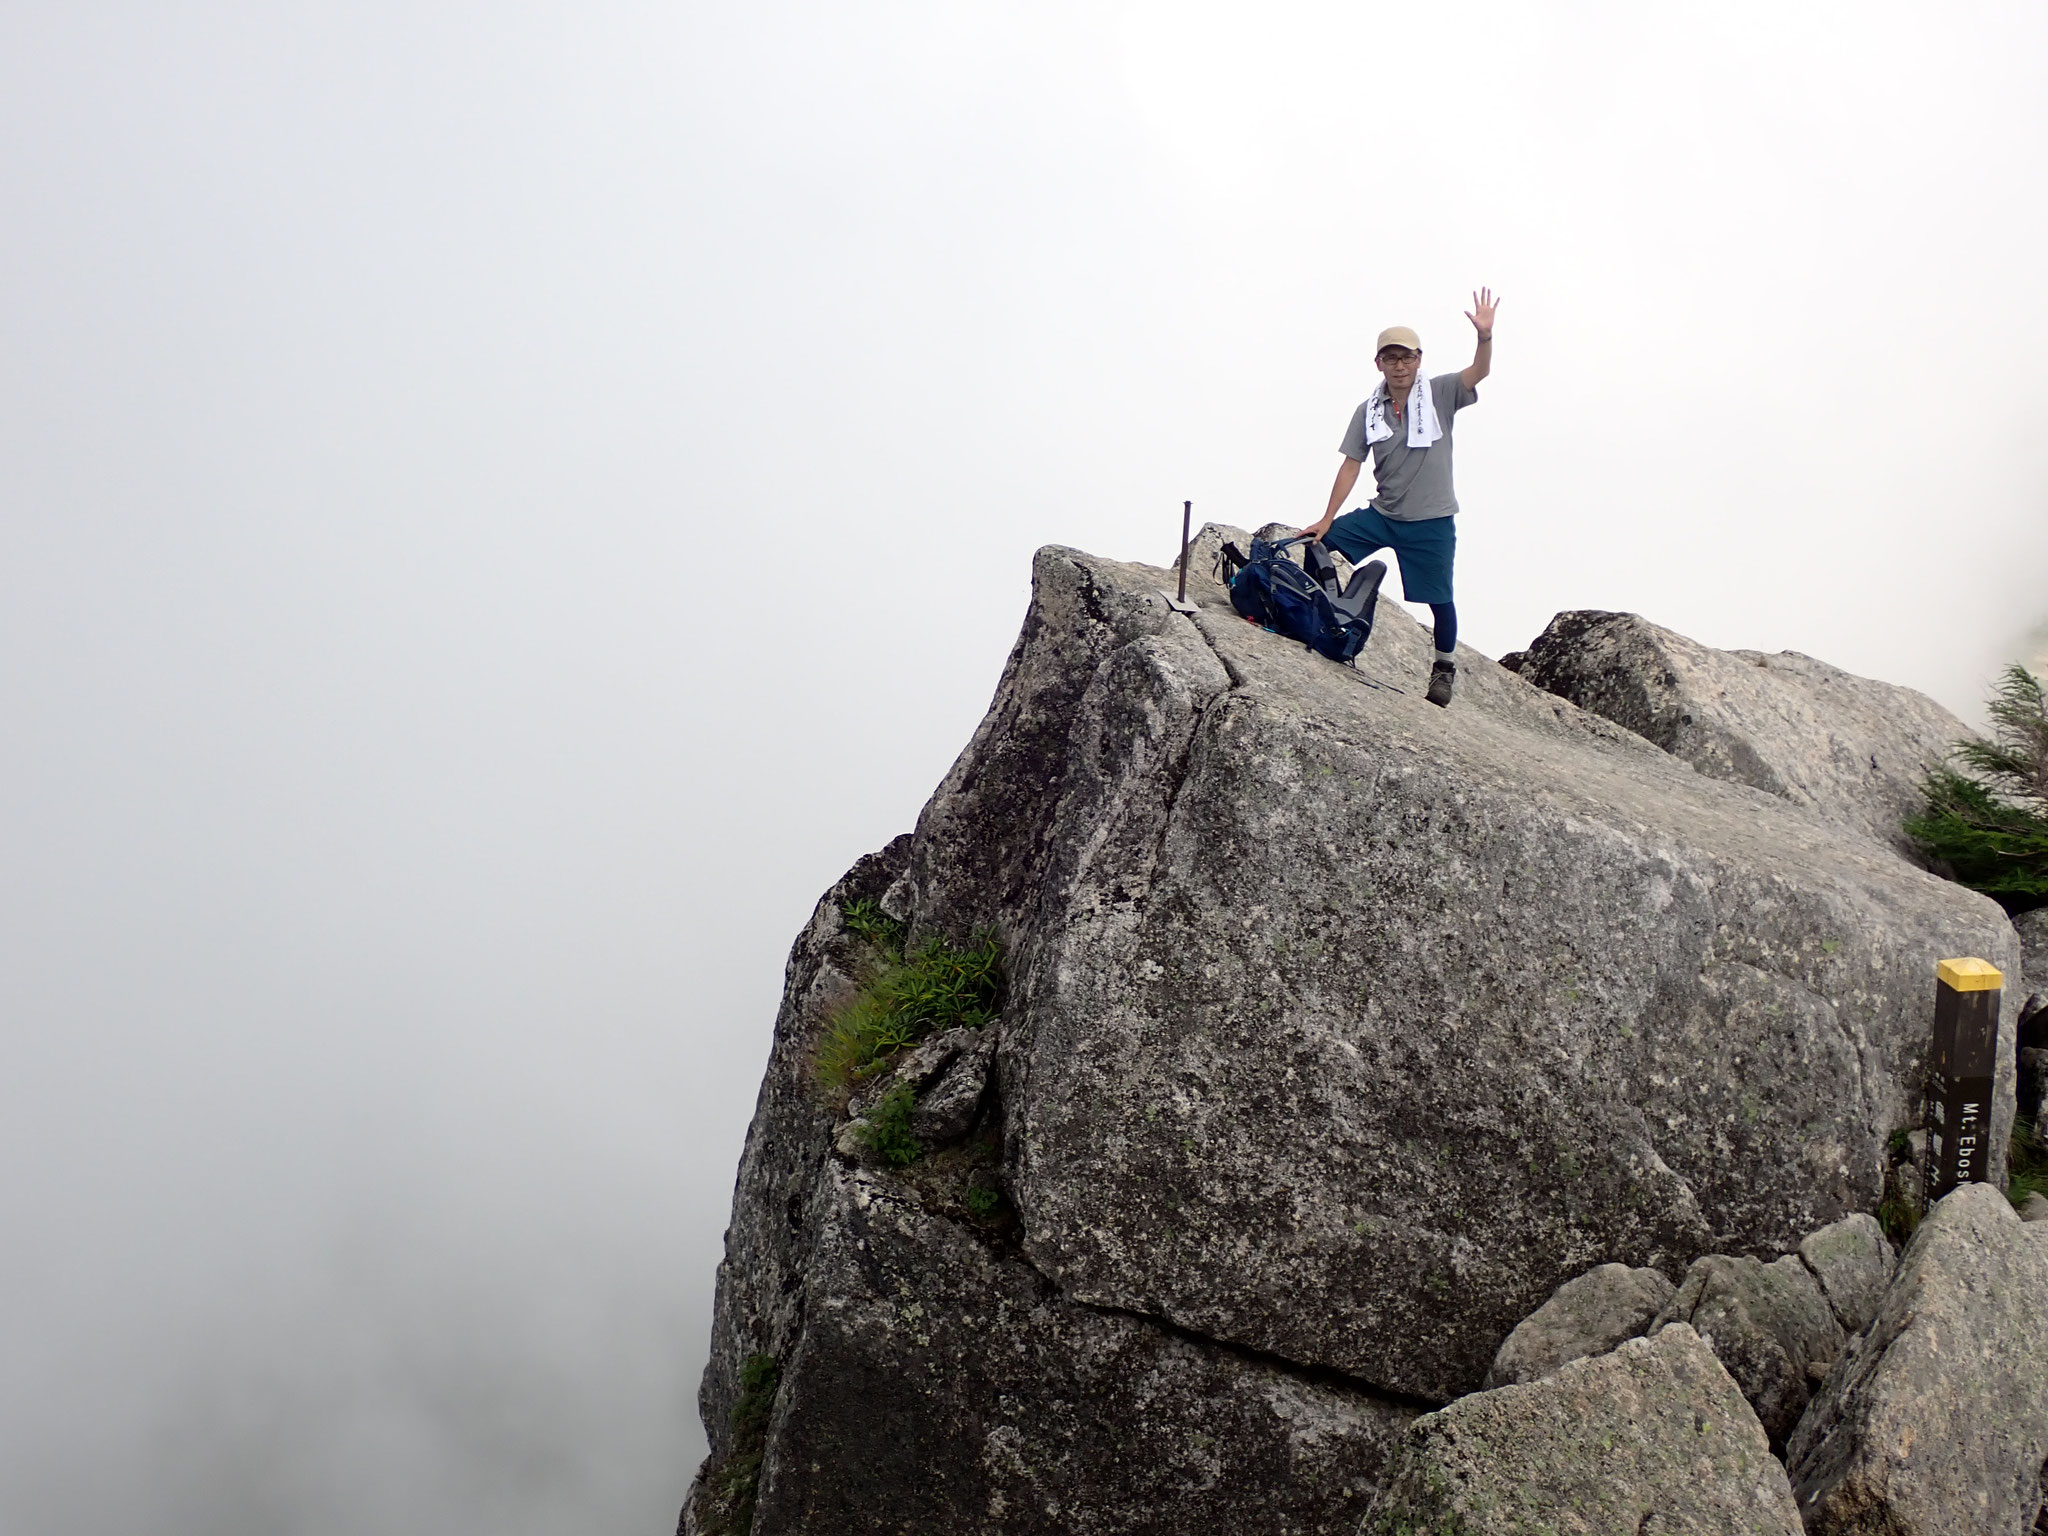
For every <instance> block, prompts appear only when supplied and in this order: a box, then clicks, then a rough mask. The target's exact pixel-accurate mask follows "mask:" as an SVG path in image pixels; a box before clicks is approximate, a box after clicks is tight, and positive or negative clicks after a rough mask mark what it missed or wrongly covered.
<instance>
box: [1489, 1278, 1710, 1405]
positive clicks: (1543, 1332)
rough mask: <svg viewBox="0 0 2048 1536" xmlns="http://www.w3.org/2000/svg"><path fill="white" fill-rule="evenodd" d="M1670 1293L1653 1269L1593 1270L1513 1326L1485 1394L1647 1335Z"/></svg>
mask: <svg viewBox="0 0 2048 1536" xmlns="http://www.w3.org/2000/svg"><path fill="white" fill-rule="evenodd" d="M1674 1289H1675V1287H1674V1286H1673V1285H1672V1284H1671V1282H1670V1281H1669V1280H1667V1279H1665V1278H1664V1276H1662V1275H1660V1274H1659V1273H1658V1272H1657V1271H1656V1270H1654V1269H1630V1268H1629V1267H1628V1266H1627V1265H1626V1264H1598V1265H1595V1266H1594V1267H1593V1268H1591V1269H1589V1270H1587V1271H1586V1272H1585V1273H1584V1274H1583V1275H1580V1276H1579V1277H1578V1278H1577V1279H1575V1280H1567V1281H1565V1283H1564V1284H1563V1285H1561V1286H1559V1287H1558V1288H1557V1290H1556V1291H1555V1292H1554V1293H1553V1294H1552V1296H1551V1298H1550V1300H1548V1301H1546V1302H1544V1303H1543V1305H1542V1306H1540V1307H1538V1308H1537V1309H1536V1310H1535V1311H1534V1312H1532V1313H1530V1314H1529V1315H1528V1316H1527V1317H1525V1318H1523V1319H1522V1321H1521V1322H1519V1323H1517V1324H1516V1325H1515V1331H1514V1332H1513V1333H1511V1334H1509V1335H1508V1336H1507V1339H1506V1341H1505V1342H1504V1343H1503V1344H1502V1345H1501V1347H1500V1352H1499V1353H1498V1354H1496V1355H1495V1356H1494V1357H1493V1364H1492V1366H1491V1367H1490V1368H1489V1369H1488V1370H1487V1373H1486V1380H1485V1383H1484V1386H1485V1388H1486V1389H1487V1390H1491V1389H1493V1388H1495V1387H1507V1386H1514V1385H1517V1384H1519V1383H1521V1382H1525V1381H1537V1380H1540V1379H1541V1378H1542V1377H1545V1376H1548V1375H1549V1374H1550V1373H1551V1372H1552V1371H1554V1370H1556V1369H1557V1368H1558V1367H1559V1366H1561V1365H1563V1364H1564V1363H1565V1362H1566V1361H1568V1360H1580V1359H1584V1358H1585V1357H1586V1356H1588V1355H1604V1354H1606V1353H1607V1352H1608V1351H1609V1350H1611V1349H1613V1348H1614V1347H1615V1346H1616V1345H1617V1344H1619V1343H1621V1341H1622V1340H1624V1339H1633V1338H1635V1337H1637V1336H1638V1335H1640V1334H1642V1333H1645V1332H1647V1331H1648V1329H1649V1326H1650V1324H1651V1322H1652V1321H1653V1320H1655V1318H1656V1316H1657V1314H1658V1312H1659V1311H1660V1310H1662V1308H1663V1306H1664V1304H1665V1303H1666V1302H1668V1301H1669V1300H1670V1299H1671V1294H1672V1291H1673V1290H1674Z"/></svg>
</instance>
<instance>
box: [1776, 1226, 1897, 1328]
mask: <svg viewBox="0 0 2048 1536" xmlns="http://www.w3.org/2000/svg"><path fill="white" fill-rule="evenodd" d="M1799 1258H1800V1261H1801V1262H1802V1263H1803V1264H1805V1265H1806V1267H1807V1269H1809V1270H1810V1271H1812V1273H1813V1278H1814V1279H1815V1280H1816V1281H1818V1282H1819V1284H1820V1290H1821V1294H1822V1295H1823V1296H1825V1297H1827V1300H1828V1305H1829V1306H1830V1307H1832V1308H1833V1309H1834V1313H1835V1321H1836V1322H1838V1323H1840V1324H1841V1325H1842V1331H1843V1332H1844V1333H1860V1332H1862V1331H1863V1328H1864V1326H1865V1325H1866V1324H1867V1323H1869V1321H1870V1320H1871V1318H1873V1317H1875V1316H1876V1315H1877V1304H1878V1303H1879V1302H1880V1301H1882V1300H1884V1292H1885V1287H1886V1286H1888V1285H1890V1284H1891V1279H1892V1269H1893V1267H1894V1265H1895V1264H1896V1262H1897V1260H1896V1256H1895V1255H1894V1254H1893V1253H1892V1245H1891V1244H1890V1243H1888V1242H1886V1241H1885V1236H1884V1229H1883V1228H1882V1227H1880V1226H1879V1225H1878V1224H1877V1220H1876V1218H1875V1217H1873V1216H1868V1215H1865V1214H1864V1213H1863V1212H1861V1211H1858V1212H1857V1213H1856V1214H1855V1215H1853V1216H1844V1217H1843V1218H1842V1219H1841V1220H1840V1221H1838V1222H1835V1223H1833V1224H1832V1225H1830V1226H1825V1227H1822V1228H1821V1229H1820V1230H1819V1231H1818V1232H1815V1233H1812V1234H1811V1235H1809V1236H1808V1237H1806V1238H1805V1239H1804V1240H1803V1241H1802V1242H1801V1243H1800V1244H1799Z"/></svg>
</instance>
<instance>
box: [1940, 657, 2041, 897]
mask: <svg viewBox="0 0 2048 1536" xmlns="http://www.w3.org/2000/svg"><path fill="white" fill-rule="evenodd" d="M1990 715H1991V740H1989V741H1963V742H1958V743H1956V745H1955V746H1954V747H1953V748H1951V749H1950V752H1949V756H1950V758H1951V759H1952V760H1953V761H1955V762H1956V763H1958V764H1960V765H1961V767H1962V768H1963V769H1965V770H1966V771H1965V772H1962V773H1958V772H1956V771H1955V770H1954V769H1952V768H1938V769H1936V770H1935V771H1934V772H1933V773H1931V774H1929V775H1928V776H1927V778H1926V779H1925V780H1924V781H1923V782H1922V784H1921V791H1922V793H1924V794H1925V795H1926V796H1927V809H1926V811H1925V812H1924V813H1922V814H1921V815H1918V816H1914V817H1911V818H1909V819H1908V820H1907V822H1906V835H1907V836H1908V837H1910V838H1912V839H1913V841H1914V842H1915V843H1916V844H1918V845H1919V846H1920V848H1921V849H1923V850H1924V851H1925V852H1926V853H1927V854H1928V855H1929V856H1930V857H1932V858H1936V859H1940V860H1942V861H1944V862H1945V863H1946V864H1947V865H1948V867H1949V868H1950V869H1952V870H1953V871H1954V872H1955V878H1956V879H1957V880H1959V881H1961V882H1962V883H1963V884H1964V885H1967V886H1969V887H1970V888H1971V889H1972V890H1977V891H1982V892H1983V893H1984V894H1985V895H1987V896H1991V897H1994V898H1996V899H1997V900H1998V901H2000V902H2002V903H2004V905H2005V906H2006V908H2007V909H2008V910H2010V911H2022V910H2025V909H2026V908H2029V907H2038V906H2041V905H2043V904H2048V697H2044V694H2043V690H2042V686H2041V679H2039V678H2038V677H2036V676H2034V674H2033V673H2031V672H2029V671H2028V670H2027V669H2026V668H2025V667H2022V666H2018V665H2014V666H2010V667H2007V668H2006V669H2005V672H2004V673H2003V674H2002V675H2001V676H2000V678H1999V680H1998V684H1997V687H1996V688H1995V689H1994V690H1993V695H1992V699H1991V704H1990Z"/></svg>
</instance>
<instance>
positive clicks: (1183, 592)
mask: <svg viewBox="0 0 2048 1536" xmlns="http://www.w3.org/2000/svg"><path fill="white" fill-rule="evenodd" d="M1194 516H1195V504H1194V503H1193V502H1192V501H1184V502H1182V503H1181V504H1180V600H1181V601H1182V602H1186V601H1187V600H1188V525H1189V524H1190V523H1191V522H1193V521H1194Z"/></svg>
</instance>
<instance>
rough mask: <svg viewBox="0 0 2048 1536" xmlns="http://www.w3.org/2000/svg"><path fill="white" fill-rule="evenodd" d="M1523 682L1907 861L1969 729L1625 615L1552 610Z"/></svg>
mask: <svg viewBox="0 0 2048 1536" xmlns="http://www.w3.org/2000/svg"><path fill="white" fill-rule="evenodd" d="M1519 670H1520V672H1521V675H1522V676H1523V677H1525V678H1527V679H1528V680H1529V681H1530V682H1532V683H1535V684H1537V685H1538V686H1540V687H1543V688H1547V689H1549V690H1550V691H1551V692H1552V693H1555V694H1558V695H1560V696H1562V697H1564V698H1567V699H1570V700H1571V701H1572V702H1573V703H1574V704H1577V705H1579V706H1580V707H1581V708H1583V709H1590V710H1592V711H1593V712H1594V713H1596V714H1600V715H1604V716H1606V717H1607V718H1608V719H1609V720H1612V721H1614V722H1615V723H1616V724H1618V725H1625V726H1627V727H1628V728H1629V729H1630V730H1632V731H1635V732H1636V733H1637V734H1639V735H1641V736H1644V737H1647V738H1648V739H1649V740H1651V741H1654V742H1655V743H1657V745H1658V746H1660V747H1662V748H1664V750H1665V751H1667V752H1669V753H1671V754H1672V755H1673V756H1675V757H1680V758H1683V759H1685V761H1687V762H1689V763H1691V764H1692V765H1693V766H1694V767H1695V768H1697V769H1698V770H1699V771H1700V772H1701V773H1703V774H1706V775H1708V776H1710V777H1712V778H1717V779H1731V780H1733V781H1734V782H1736V783H1738V784H1747V785H1750V786H1751V787H1752V788H1755V789H1760V790H1763V791H1764V792H1765V793H1767V794H1772V795H1777V796H1779V797H1780V798H1782V799H1786V800H1790V801H1792V802H1793V803H1794V804H1795V805H1802V806H1805V807H1807V808H1808V809H1810V810H1812V811H1814V812H1816V813H1818V814H1819V815H1821V816H1823V817H1825V818H1826V819H1827V820H1829V821H1831V822H1834V823H1835V824H1836V825H1838V826H1844V827H1848V828H1851V829H1853V830H1855V831H1858V832H1861V833H1863V834H1864V835H1865V836H1867V837H1873V838H1876V839H1877V840H1878V841H1879V842H1882V843H1887V844H1890V845H1891V846H1892V847H1893V848H1895V849H1897V850H1898V851H1899V852H1901V853H1903V854H1905V855H1907V856H1908V857H1909V858H1913V859H1915V860H1916V861H1917V859H1918V857H1919V855H1918V853H1917V851H1916V850H1915V849H1914V847H1913V845H1912V843H1911V842H1910V841H1909V840H1908V839H1907V837H1906V835H1905V832H1904V831H1903V830H1902V829H1901V823H1902V822H1904V820H1905V819H1906V817H1908V816H1910V815H1912V814H1914V813H1915V812H1917V811H1920V810H1922V809H1924V807H1925V804H1926V801H1925V798H1924V797H1923V796H1922V795H1921V793H1920V781H1921V780H1922V778H1924V777H1925V775H1926V774H1927V771H1928V770H1929V769H1931V768H1933V767H1935V766H1937V765H1938V764H1939V763H1940V762H1941V761H1942V760H1943V758H1944V757H1945V756H1946V754H1947V752H1948V750H1949V748H1950V747H1951V746H1953V745H1954V744H1955V743H1956V742H1957V741H1959V740H1961V739H1963V738H1964V737H1966V736H1969V735H1971V734H1973V733H1972V732H1971V731H1970V729H1969V728H1968V727H1967V726H1965V725H1964V724H1963V722H1962V721H1960V720H1958V719H1957V718H1956V717H1955V716H1954V715H1952V714H1950V713H1949V712H1948V711H1947V710H1945V709H1943V708H1942V707H1941V706H1940V705H1939V704H1937V703H1935V702H1934V700H1932V699H1930V698H1928V697H1927V696H1926V695H1925V694H1923V693H1918V692H1916V691H1915V690H1913V689H1911V688H1901V687H1899V686H1898V685H1897V684H1895V683H1881V682H1876V681H1873V680H1872V679H1870V678H1866V677H1857V676H1855V675H1854V674H1853V673H1849V672H1844V671H1842V670H1841V669H1840V668H1838V667H1831V666H1829V665H1828V664H1827V663H1826V662H1822V661H1815V660H1814V659H1813V658H1812V657H1811V656H1802V655H1800V654H1799V653H1798V652H1797V651H1780V652H1778V653H1777V654H1776V655H1766V654H1764V653H1763V652H1761V651H1717V650H1715V649H1713V648H1712V647H1710V646H1705V645H1701V644H1699V643H1698V642H1697V641H1693V640H1688V639H1686V637H1685V636H1683V635H1680V634H1674V633H1673V632H1672V631H1670V630H1668V629H1664V628H1662V627H1660V626H1658V625H1656V624H1652V623H1650V622H1649V621H1648V620H1647V619H1643V618H1639V617H1637V616H1636V615H1635V614H1632V613H1599V612H1594V611H1590V610H1582V611H1579V612H1572V613H1560V614H1559V615H1558V616H1557V617H1556V618H1554V619H1552V620H1551V621H1550V626H1549V628H1547V629H1545V630H1544V631H1543V633H1542V634H1541V635H1539V636H1537V637H1536V639H1535V640H1534V641H1532V642H1531V643H1530V646H1529V649H1528V651H1527V652H1526V653H1525V659H1524V660H1523V663H1522V665H1521V667H1520V669H1519Z"/></svg>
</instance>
